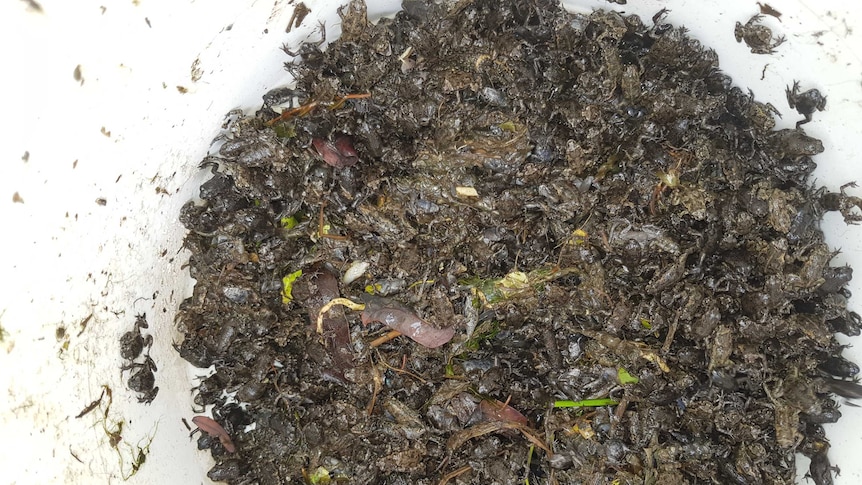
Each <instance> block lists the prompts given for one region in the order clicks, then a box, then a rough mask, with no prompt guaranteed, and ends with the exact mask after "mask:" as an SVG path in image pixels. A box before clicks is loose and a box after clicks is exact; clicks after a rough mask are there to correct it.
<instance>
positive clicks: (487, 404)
mask: <svg viewBox="0 0 862 485" xmlns="http://www.w3.org/2000/svg"><path fill="white" fill-rule="evenodd" d="M479 410H480V411H482V417H483V418H485V419H486V420H488V421H503V422H506V423H518V424H523V425H524V426H529V425H530V420H528V419H527V417H526V416H524V415H523V414H521V412H520V411H518V410H517V409H515V408H513V407H512V406H509V405H508V404H506V403H503V402H500V401H498V400H496V399H483V400H482V402H480V403H479Z"/></svg>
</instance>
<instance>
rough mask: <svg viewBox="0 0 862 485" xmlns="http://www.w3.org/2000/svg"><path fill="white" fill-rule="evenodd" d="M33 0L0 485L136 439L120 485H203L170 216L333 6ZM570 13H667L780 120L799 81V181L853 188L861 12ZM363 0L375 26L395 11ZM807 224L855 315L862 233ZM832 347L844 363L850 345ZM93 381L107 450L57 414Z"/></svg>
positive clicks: (13, 15) (2, 348)
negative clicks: (853, 273) (756, 46)
mask: <svg viewBox="0 0 862 485" xmlns="http://www.w3.org/2000/svg"><path fill="white" fill-rule="evenodd" d="M36 1H38V5H39V7H40V8H37V7H36V5H37V4H35V3H34V2H32V1H26V0H24V1H22V0H8V1H6V2H3V3H2V4H0V46H2V47H0V67H2V69H3V76H2V81H0V86H2V88H3V91H2V95H0V99H2V101H3V103H2V107H3V108H4V116H3V117H2V119H0V221H2V227H3V234H2V236H0V250H2V251H0V276H2V277H0V327H2V329H3V333H2V341H0V430H2V438H3V439H2V440H0V482H2V483H22V484H24V483H117V482H121V481H122V477H123V475H124V474H128V473H129V471H130V467H131V463H132V460H133V458H134V457H133V455H134V453H135V452H136V450H137V446H144V445H146V443H147V441H148V439H149V437H152V443H151V444H150V446H149V455H148V456H147V459H146V463H145V464H144V465H143V466H142V467H141V468H140V470H139V471H138V473H137V475H136V476H135V477H134V478H132V479H131V480H130V481H131V482H133V483H176V484H189V483H207V482H208V479H207V478H206V475H205V473H206V470H207V469H208V468H209V466H210V464H211V461H210V458H209V457H208V454H207V453H205V452H199V451H197V450H196V447H195V445H194V442H193V441H190V440H189V438H188V431H187V430H186V429H185V427H184V426H183V425H182V423H181V418H183V417H185V418H187V419H188V418H190V417H191V416H192V415H193V414H194V413H193V412H192V404H191V393H190V392H189V387H190V386H191V385H192V383H193V382H194V380H193V379H192V378H193V377H194V376H195V375H198V374H199V372H198V371H197V370H195V369H192V368H191V367H190V366H188V365H187V364H185V363H184V362H183V361H182V360H181V359H180V358H179V357H178V356H177V354H176V352H174V350H173V349H172V348H171V344H172V343H173V342H175V341H176V340H177V339H178V337H179V336H178V335H177V333H176V331H175V329H174V326H173V316H174V312H175V311H176V308H177V306H178V305H179V303H180V302H181V301H182V300H183V299H184V298H185V297H186V296H188V295H189V294H190V289H191V284H192V281H191V280H190V279H189V277H188V271H187V270H186V269H184V268H183V264H184V263H185V261H186V259H187V254H186V253H184V252H183V251H182V238H183V235H184V230H183V228H182V226H181V225H180V224H179V223H178V221H177V216H178V211H179V208H180V207H181V206H182V204H183V203H184V202H185V201H187V200H188V199H190V198H191V197H193V196H194V195H195V194H196V192H197V187H198V185H199V184H200V182H201V181H202V180H203V179H204V178H205V174H204V173H203V172H201V171H200V170H199V169H198V168H197V164H198V162H199V161H200V160H201V159H202V158H203V157H204V156H205V155H206V153H207V151H208V149H209V146H210V142H211V140H212V139H213V137H214V136H215V135H216V134H217V133H218V131H219V129H220V125H221V121H222V118H223V116H224V115H225V114H226V113H227V112H228V111H230V110H231V109H234V108H244V109H252V108H254V107H255V106H256V105H258V104H259V103H260V96H261V95H262V94H263V93H265V92H266V91H268V90H269V89H271V88H273V87H277V86H279V85H282V84H284V83H286V82H288V80H289V79H288V76H287V75H286V73H285V72H284V71H283V69H282V63H283V62H284V61H286V60H287V58H286V56H285V54H284V53H283V52H282V51H281V50H280V47H281V45H282V43H284V42H287V43H288V44H289V45H291V46H293V47H295V46H297V45H298V44H299V42H301V41H302V40H304V39H312V40H315V39H317V38H318V33H317V31H316V29H317V20H318V19H327V20H326V25H327V34H328V35H329V36H330V38H332V37H334V36H335V35H337V30H338V27H337V23H338V21H337V17H335V16H334V11H335V8H336V7H337V6H338V5H339V4H340V3H341V2H337V1H336V2H331V1H330V2H325V1H317V2H315V1H313V0H306V1H305V4H306V5H307V6H309V7H310V8H311V10H312V13H311V14H310V15H309V16H308V17H307V18H306V19H305V21H304V22H303V23H302V26H300V27H299V28H296V29H294V31H293V32H291V33H290V34H286V33H285V32H284V31H285V27H286V25H287V23H288V19H289V18H290V14H291V11H292V8H293V6H292V5H291V2H288V1H286V0H275V1H273V0H269V1H265V2H264V1H260V0H232V1H210V2H200V1H198V2H195V1H189V0H186V1H176V2H152V1H151V0H134V1H127V2H122V3H118V2H104V3H100V2H96V1H92V0H80V1H77V2H68V1H62V0H44V1H42V0H36ZM572 3H574V4H577V8H578V9H589V8H591V7H593V6H595V7H602V8H615V9H618V10H626V11H630V12H633V13H639V14H641V16H642V17H643V18H644V19H645V21H648V19H649V18H650V17H651V16H652V15H653V14H654V13H655V12H656V11H658V10H659V9H660V8H662V7H666V8H668V9H670V13H669V15H668V17H667V20H668V21H670V22H672V23H674V24H677V25H680V24H682V25H685V26H687V27H688V28H689V29H690V30H691V31H692V33H693V35H694V36H696V37H698V38H700V39H701V40H702V41H703V43H704V44H706V45H709V46H711V47H713V48H715V49H716V51H717V52H718V54H719V57H720V59H721V65H722V67H723V68H724V70H725V71H726V72H728V73H729V74H731V75H732V76H733V78H734V80H735V82H736V84H737V85H739V86H741V87H743V88H744V89H747V88H751V89H752V90H753V92H754V93H755V95H756V96H757V98H758V100H760V101H768V102H771V103H772V104H773V105H774V106H775V107H777V108H778V109H779V110H780V111H781V112H782V114H784V118H783V120H780V122H779V127H781V128H784V127H792V126H793V124H794V123H795V121H796V120H797V119H798V118H799V116H798V115H797V114H796V113H795V112H793V111H792V110H790V109H789V108H788V106H787V103H786V101H785V99H784V86H785V85H788V84H791V83H792V82H793V80H794V79H798V80H800V81H801V82H802V85H803V86H804V87H805V88H808V87H818V88H819V89H820V90H821V91H823V92H824V93H826V94H827V95H828V96H829V101H828V105H827V110H826V111H825V112H822V113H816V114H815V117H814V121H813V122H811V123H809V124H807V125H805V129H806V131H808V132H809V133H810V134H812V135H814V136H817V137H819V138H821V139H823V142H824V145H825V146H826V152H825V153H823V154H822V155H819V156H818V157H816V161H817V163H818V165H819V168H818V172H817V177H818V183H820V184H825V185H827V186H828V187H829V188H830V189H833V190H836V189H837V187H838V186H840V185H841V184H843V183H845V182H848V181H852V180H856V179H860V182H862V177H860V175H862V172H860V165H862V157H860V152H862V62H860V57H862V55H860V54H862V39H860V36H862V13H860V11H859V7H857V6H855V4H854V3H853V2H845V1H839V0H822V1H818V2H811V1H807V0H806V1H803V0H799V1H794V2H789V1H785V2H781V1H778V0H775V1H774V2H770V3H771V5H772V6H773V7H775V8H776V9H777V10H779V11H781V12H782V13H783V14H784V15H783V16H782V17H781V21H780V22H779V21H778V20H777V19H774V18H771V17H766V18H765V19H764V22H765V23H766V24H767V25H769V26H770V27H772V28H773V29H774V30H775V31H776V33H781V34H784V35H786V36H787V39H788V41H787V43H785V44H783V45H782V46H780V47H779V48H778V49H777V52H776V53H775V54H772V55H755V54H752V53H750V52H749V50H748V48H746V47H745V46H744V44H738V43H737V42H736V41H735V39H734V37H733V27H734V24H735V23H736V22H737V21H742V22H745V21H746V20H747V19H748V18H749V17H750V16H751V15H753V14H755V13H756V12H757V10H758V7H757V5H756V4H755V2H748V1H746V2H741V1H736V2H726V1H718V0H716V1H713V2H709V1H705V0H696V1H695V0H692V1H687V0H675V1H657V0H652V1H647V0H643V1H637V0H629V5H625V6H619V5H614V4H610V3H607V2H604V1H593V2H588V1H579V2H572ZM369 4H370V5H369V7H370V12H371V13H372V14H377V15H380V14H386V13H391V12H393V11H395V10H397V8H398V5H399V2H398V1H391V0H390V1H388V2H369ZM726 4H732V5H726ZM731 8H732V9H733V11H730V9H731ZM854 29H855V30H854ZM77 66H80V68H79V69H78V70H77V71H78V72H80V79H76V77H77V76H76V75H75V73H76V67H77ZM178 87H182V90H184V91H185V93H181V92H180V91H181V90H180V89H178ZM97 199H100V200H102V201H104V205H100V204H99V203H97ZM825 228H826V230H827V232H828V237H829V241H830V243H831V244H832V245H833V246H834V247H840V248H842V250H843V253H842V254H841V255H840V256H839V261H840V262H845V261H846V262H851V263H852V264H854V265H855V266H856V267H857V278H856V279H855V280H854V281H853V282H852V283H851V285H850V289H851V291H852V292H853V293H854V294H855V295H857V296H856V297H855V298H854V299H852V300H851V303H850V306H851V309H854V310H856V311H862V305H860V303H859V302H860V298H862V269H859V268H862V264H860V263H862V261H860V259H862V231H860V227H859V226H853V227H847V226H845V225H844V224H843V222H841V221H840V218H839V217H834V216H832V215H830V216H829V217H828V218H827V221H826V224H825ZM143 312H146V314H147V317H148V319H149V322H150V329H149V331H150V332H151V333H153V334H154V336H155V339H156V344H155V345H154V347H153V351H152V355H153V358H154V359H155V360H156V362H157V363H158V365H159V370H158V372H157V374H156V376H157V384H158V385H159V386H160V393H159V395H158V397H157V399H156V400H155V401H154V402H153V403H152V405H149V406H145V405H141V404H138V403H137V402H136V398H135V396H134V394H133V393H130V392H129V391H127V390H126V388H125V385H124V382H123V380H121V378H120V371H119V366H120V364H121V361H120V358H119V348H118V337H119V335H121V334H122V333H123V332H125V331H126V330H128V329H130V328H131V325H132V323H133V322H134V316H135V314H136V313H143ZM88 315H92V317H91V318H89V320H87V317H88ZM85 320H86V321H87V324H86V328H83V329H82V327H81V322H83V321H85ZM60 327H63V328H65V332H66V333H65V335H64V336H63V337H61V338H58V336H57V329H58V328H60ZM846 354H848V355H851V356H853V357H855V360H856V361H857V362H859V361H862V355H860V354H862V352H860V351H859V347H855V348H850V349H848V350H847V351H846ZM102 385H109V386H110V387H111V388H112V389H113V396H114V401H113V406H112V407H111V412H110V415H109V421H108V423H107V426H108V427H109V428H114V426H115V425H116V422H117V421H123V422H124V425H123V430H122V437H123V440H122V441H121V442H120V444H119V445H118V447H117V449H112V448H111V447H110V445H109V443H108V436H107V435H106V433H105V430H104V427H103V426H104V425H103V422H102V420H100V419H98V417H99V414H97V413H98V411H94V412H93V413H91V414H88V415H86V416H84V417H82V418H80V419H76V418H75V416H76V415H77V414H78V413H79V412H80V411H81V410H82V409H83V408H84V407H85V406H86V405H87V404H89V403H90V402H91V401H93V400H94V399H96V398H97V397H98V396H99V393H100V392H101V389H102ZM3 391H5V392H3ZM841 410H842V412H843V413H844V415H845V418H844V419H843V420H842V421H841V423H840V424H838V425H837V426H831V427H829V429H828V432H829V436H830V438H831V440H832V444H833V447H832V450H831V451H830V457H831V458H832V460H833V462H835V463H838V464H839V465H840V466H841V469H842V473H841V475H840V476H839V477H837V478H836V479H835V483H837V484H855V483H862V460H859V459H858V458H857V456H858V455H859V453H860V452H862V434H860V432H859V431H858V430H862V409H860V408H856V407H850V406H843V407H842V409H841ZM118 450H119V451H118ZM805 466H806V467H807V465H805ZM803 470H804V468H803Z"/></svg>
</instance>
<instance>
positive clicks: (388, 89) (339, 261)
mask: <svg viewBox="0 0 862 485" xmlns="http://www.w3.org/2000/svg"><path fill="white" fill-rule="evenodd" d="M404 7H405V10H404V11H402V12H400V13H398V14H397V15H396V17H395V18H394V19H383V20H381V21H380V22H379V23H378V24H376V25H370V24H369V23H368V22H367V19H366V16H365V9H364V5H363V4H362V3H353V4H351V5H350V6H349V7H346V8H345V9H344V11H343V12H342V17H343V24H342V27H343V30H344V33H343V36H342V38H341V39H339V40H338V41H336V42H334V43H332V44H330V45H329V46H328V47H327V48H326V49H325V51H321V50H320V49H318V48H317V47H315V46H311V45H306V46H303V48H302V49H301V51H300V55H301V57H302V60H303V62H302V63H300V64H290V65H288V66H287V67H288V68H289V70H291V71H292V72H293V73H294V75H295V77H296V85H295V87H293V88H290V89H287V88H285V89H280V90H277V91H273V92H271V93H269V94H267V96H265V97H264V102H263V106H262V108H261V109H260V110H259V111H258V112H257V113H256V114H255V115H254V116H248V117H246V116H241V115H233V116H231V118H230V119H229V122H228V124H227V125H226V132H225V135H224V137H223V140H222V142H223V143H222V144H221V146H220V148H219V149H218V151H217V154H215V155H213V156H211V157H209V158H208V159H207V160H205V163H206V164H207V165H210V166H211V167H212V170H213V174H214V176H213V178H212V179H211V180H210V181H208V182H206V183H205V184H204V185H203V186H202V187H201V192H200V196H201V199H202V201H196V202H190V203H189V204H187V205H186V206H185V207H184V209H183V212H182V222H183V223H184V224H185V225H186V227H188V229H189V231H190V232H189V235H188V237H187V239H186V245H187V247H188V249H189V250H190V251H191V253H192V256H191V259H190V269H191V276H192V277H193V278H195V279H196V280H197V284H196V286H195V290H194V296H193V297H191V298H190V299H188V300H186V301H185V302H184V303H183V304H182V307H181V309H180V312H179V316H178V323H179V325H180V329H181V331H182V332H184V333H185V340H184V341H183V342H182V343H181V344H180V345H179V346H178V351H179V352H180V354H181V355H182V356H183V357H184V358H185V359H187V360H188V361H189V362H191V363H192V364H194V365H195V366H198V367H209V366H213V365H214V366H215V373H214V374H212V375H211V376H209V377H206V378H204V379H202V380H201V381H200V383H199V384H198V386H197V390H196V395H195V402H196V403H197V404H198V405H200V406H210V405H212V413H211V416H212V417H213V418H214V420H215V422H211V421H207V420H199V422H201V423H205V424H206V427H207V430H206V431H207V432H206V433H202V434H201V436H200V438H199V440H198V446H200V447H202V448H211V449H212V454H213V456H214V457H215V459H216V461H217V464H216V466H215V467H214V468H213V469H212V470H211V472H210V477H211V478H212V479H214V480H225V481H228V482H231V483H273V484H276V483H278V484H280V483H311V484H324V483H333V482H334V483H357V484H440V483H447V482H448V483H460V484H466V483H476V484H479V483H481V484H507V485H508V484H514V483H523V482H524V480H525V479H529V483H530V484H555V483H560V484H575V483H611V481H614V483H620V484H628V483H638V484H642V483H647V484H682V483H722V484H724V483H739V484H759V483H793V482H794V477H795V476H796V475H797V473H799V472H798V471H797V470H796V469H795V464H794V456H795V454H796V453H804V454H805V455H807V456H809V457H812V458H813V460H812V468H811V474H812V476H813V478H814V481H815V482H816V483H818V484H825V483H831V480H832V479H831V475H830V473H831V471H830V469H829V461H828V458H827V453H828V449H829V444H828V441H827V440H826V438H825V436H824V432H823V428H822V426H821V425H822V424H823V423H827V422H835V421H836V420H837V419H838V418H839V417H840V415H841V414H840V412H839V411H838V409H837V407H838V404H837V402H836V398H835V397H833V395H832V394H831V393H834V392H837V393H840V394H843V395H849V396H854V395H859V394H860V389H862V388H860V386H858V385H856V384H854V383H853V382H852V381H851V380H850V379H852V378H853V377H854V376H855V375H856V373H858V371H859V369H858V367H857V366H856V365H854V364H852V363H850V362H848V361H846V360H844V359H843V358H842V357H841V351H842V347H841V345H839V344H838V343H837V341H836V340H835V338H834V333H835V332H843V333H845V334H848V335H856V334H859V331H860V318H859V316H858V315H856V314H854V313H850V312H848V311H847V309H846V301H847V298H848V297H849V293H848V292H847V290H846V289H845V288H844V287H845V285H846V283H847V282H848V281H849V280H850V277H851V273H852V271H851V270H850V268H847V267H833V266H830V260H831V259H832V257H833V255H834V252H833V251H832V250H830V249H829V248H828V247H827V246H826V244H825V243H824V242H823V234H822V233H821V231H820V229H819V221H820V218H821V215H822V213H823V212H824V211H827V210H842V212H846V213H847V217H848V218H852V217H853V216H852V214H850V210H849V208H852V207H853V206H854V205H856V200H855V199H853V198H851V197H848V196H844V195H843V194H835V193H825V192H824V191H822V190H821V191H815V190H814V189H813V188H812V187H811V186H810V185H809V182H808V177H809V175H810V174H811V172H812V170H813V169H814V167H815V164H814V162H813V161H812V159H811V157H812V156H814V155H816V154H817V153H819V152H821V151H823V146H822V144H821V143H820V141H819V140H816V139H814V138H811V137H808V136H806V135H805V133H804V131H802V130H801V129H796V130H775V129H774V126H775V123H774V120H773V113H772V111H773V110H774V109H773V108H771V107H770V106H767V105H764V104H761V103H759V102H757V101H755V100H754V99H753V97H752V96H750V95H748V94H746V93H744V92H742V91H741V90H740V89H739V88H737V87H733V86H732V83H731V80H730V78H728V76H726V75H725V74H723V73H722V72H721V71H720V70H719V68H718V59H717V56H716V55H715V53H714V52H712V51H711V50H709V49H705V48H704V47H703V46H701V45H700V44H699V43H698V42H697V41H696V40H693V39H690V38H688V37H687V36H686V35H685V30H684V29H682V28H678V27H673V26H671V25H668V24H664V23H662V21H661V15H658V16H657V17H656V18H655V19H654V21H653V22H654V23H653V24H650V25H647V24H645V23H643V22H642V21H641V20H640V19H638V18H637V17H633V16H632V17H626V16H621V15H619V14H616V13H610V12H602V11H598V12H595V13H593V14H592V15H589V16H581V15H573V14H569V13H566V12H565V11H563V10H561V8H560V6H559V5H558V4H556V3H555V2H551V1H547V0H538V1H532V2H515V1H511V0H505V1H498V0H495V1H485V0H476V1H472V2H467V1H462V2H456V3H452V4H446V5H438V4H436V3H434V2H425V1H405V5H404ZM824 103H825V98H824ZM845 209H847V210H846V211H845ZM339 299H341V300H339ZM395 332H397V333H395ZM229 449H230V450H229Z"/></svg>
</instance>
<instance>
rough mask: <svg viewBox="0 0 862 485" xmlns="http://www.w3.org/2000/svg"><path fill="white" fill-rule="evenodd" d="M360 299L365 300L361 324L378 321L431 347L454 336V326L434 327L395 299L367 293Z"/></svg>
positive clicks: (437, 345) (443, 342) (441, 343)
mask: <svg viewBox="0 0 862 485" xmlns="http://www.w3.org/2000/svg"><path fill="white" fill-rule="evenodd" d="M362 301H364V302H365V310H363V311H362V323H363V325H368V324H369V323H371V322H380V323H382V324H384V325H386V326H387V327H389V328H391V329H393V330H397V331H399V332H401V333H402V334H404V335H406V336H408V337H410V338H411V339H413V340H414V341H415V342H416V343H418V344H420V345H424V346H425V347H428V348H432V349H435V348H437V347H439V346H441V345H443V344H445V343H446V342H448V341H450V340H452V337H454V336H455V328H454V327H445V328H437V327H434V326H433V325H431V324H430V323H428V322H426V321H425V320H422V319H421V318H419V317H417V316H416V314H414V313H413V311H412V310H410V309H409V308H407V307H406V306H404V305H402V304H401V303H398V302H397V301H394V300H390V299H388V298H383V297H380V296H374V295H369V294H363V295H362Z"/></svg>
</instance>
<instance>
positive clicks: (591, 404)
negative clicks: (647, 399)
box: [554, 398, 619, 408]
mask: <svg viewBox="0 0 862 485" xmlns="http://www.w3.org/2000/svg"><path fill="white" fill-rule="evenodd" d="M617 404H619V403H618V402H617V401H614V400H613V399H607V398H606V399H584V400H582V401H554V407H555V408H596V407H599V406H615V405H617Z"/></svg>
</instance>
